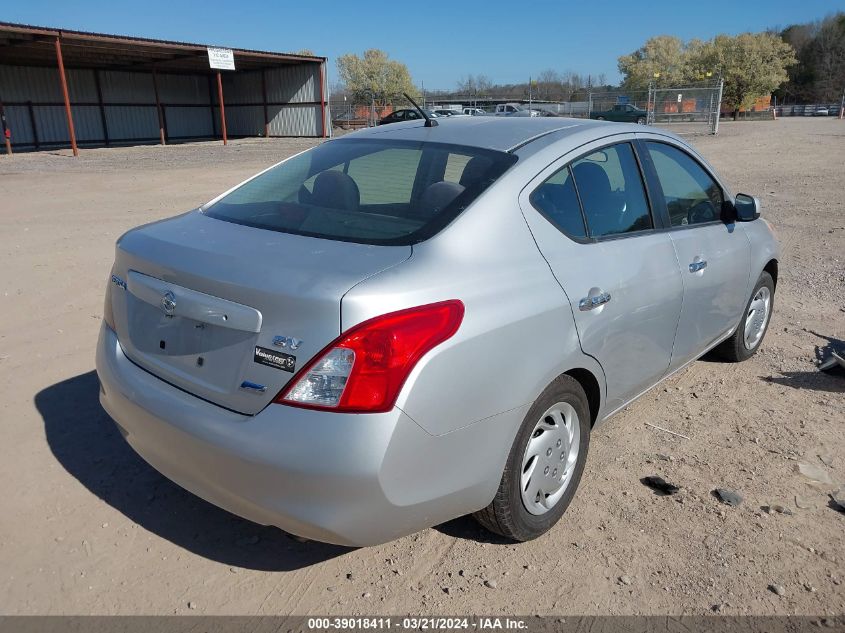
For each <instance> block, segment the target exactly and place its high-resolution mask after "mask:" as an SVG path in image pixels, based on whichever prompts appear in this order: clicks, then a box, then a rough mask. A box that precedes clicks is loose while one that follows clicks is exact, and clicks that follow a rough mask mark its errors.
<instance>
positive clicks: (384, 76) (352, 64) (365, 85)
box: [337, 48, 418, 105]
mask: <svg viewBox="0 0 845 633" xmlns="http://www.w3.org/2000/svg"><path fill="white" fill-rule="evenodd" d="M337 71H338V73H339V75H340V78H341V80H342V81H343V83H344V84H345V85H346V89H347V90H348V91H349V92H350V93H351V94H352V97H353V99H355V100H356V101H361V102H365V103H369V102H370V100H371V99H372V100H374V101H375V103H376V105H387V104H389V103H393V102H394V101H397V100H399V99H402V93H403V92H407V93H408V94H409V95H411V96H412V97H414V98H416V96H417V94H418V93H417V89H416V88H415V87H414V82H413V81H412V80H411V73H410V72H409V71H408V67H407V66H405V64H403V63H401V62H398V61H396V60H393V59H390V57H389V56H388V54H387V53H385V52H384V51H382V50H379V49H377V48H371V49H369V50H366V51H364V55H363V57H359V56H358V55H356V54H354V53H348V54H346V55H342V56H340V57H338V59H337Z"/></svg>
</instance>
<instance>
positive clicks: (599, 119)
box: [596, 116, 604, 121]
mask: <svg viewBox="0 0 845 633" xmlns="http://www.w3.org/2000/svg"><path fill="white" fill-rule="evenodd" d="M596 121H604V117H603V116H597V117H596Z"/></svg>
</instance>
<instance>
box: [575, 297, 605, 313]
mask: <svg viewBox="0 0 845 633" xmlns="http://www.w3.org/2000/svg"><path fill="white" fill-rule="evenodd" d="M609 301H610V293H609V292H600V293H599V294H595V295H590V296H589V297H584V298H583V299H581V301H579V302H578V309H579V310H581V311H582V312H583V311H586V310H595V309H596V308H598V307H599V306H603V305H604V304H605V303H607V302H609Z"/></svg>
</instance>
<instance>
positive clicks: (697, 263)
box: [689, 257, 707, 273]
mask: <svg viewBox="0 0 845 633" xmlns="http://www.w3.org/2000/svg"><path fill="white" fill-rule="evenodd" d="M705 268H707V260H706V259H699V258H697V257H696V258H695V260H694V261H693V262H692V263H690V265H689V271H690V272H691V273H697V272H699V271H702V270H704V269H705Z"/></svg>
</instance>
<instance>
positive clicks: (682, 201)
mask: <svg viewBox="0 0 845 633" xmlns="http://www.w3.org/2000/svg"><path fill="white" fill-rule="evenodd" d="M646 147H647V148H648V153H649V156H651V160H652V163H654V169H655V171H656V172H657V179H658V181H659V182H660V187H661V189H662V190H663V197H664V198H665V200H666V207H667V209H668V211H669V219H670V220H671V222H672V226H685V225H687V224H701V223H704V222H714V221H717V220H719V218H720V214H721V209H722V201H723V200H724V197H723V194H722V189H721V188H720V187H719V185H718V184H717V183H716V181H715V180H713V179H712V178H711V177H710V175H709V174H708V173H707V172H706V171H705V170H704V168H703V167H701V165H699V164H698V163H697V162H696V161H695V160H694V159H693V158H692V157H691V156H690V155H689V154H687V153H686V152H684V151H681V150H680V149H678V148H676V147H673V146H671V145H666V144H665V143H646Z"/></svg>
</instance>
